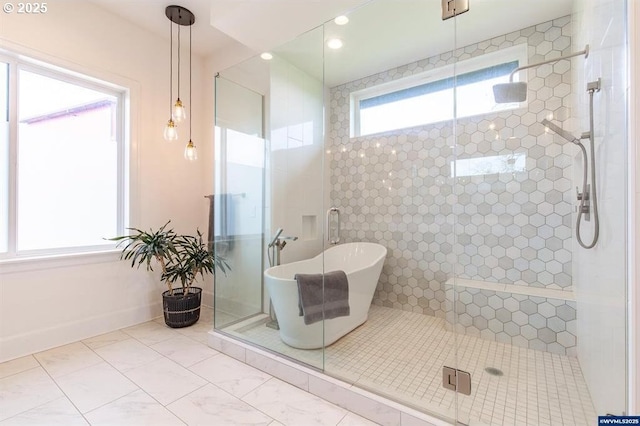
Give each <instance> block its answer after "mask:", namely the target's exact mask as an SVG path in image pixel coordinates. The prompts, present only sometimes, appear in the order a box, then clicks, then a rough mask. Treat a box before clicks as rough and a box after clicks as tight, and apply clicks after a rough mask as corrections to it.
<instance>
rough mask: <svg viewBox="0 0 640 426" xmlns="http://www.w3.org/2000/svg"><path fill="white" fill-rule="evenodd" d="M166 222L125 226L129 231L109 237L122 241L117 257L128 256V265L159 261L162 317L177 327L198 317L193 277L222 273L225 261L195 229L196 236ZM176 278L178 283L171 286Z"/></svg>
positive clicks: (199, 294) (149, 264)
mask: <svg viewBox="0 0 640 426" xmlns="http://www.w3.org/2000/svg"><path fill="white" fill-rule="evenodd" d="M169 222H170V221H169ZM169 222H167V223H165V224H164V225H163V226H161V227H160V228H158V229H157V230H155V231H154V230H149V231H143V230H141V229H137V228H128V229H129V231H131V234H130V235H124V236H120V237H115V238H111V239H110V240H111V241H118V242H119V243H118V245H121V244H124V247H123V249H122V254H121V255H120V258H121V259H124V260H130V261H131V267H134V266H136V267H138V268H139V267H140V266H141V265H145V268H146V269H147V271H153V263H154V262H157V263H158V264H159V265H160V267H161V269H162V274H161V280H162V281H163V282H164V283H165V284H166V286H167V290H166V291H164V292H163V293H162V306H163V312H164V321H165V323H166V324H167V325H168V326H169V327H173V328H180V327H187V326H190V325H192V324H195V323H196V322H197V321H198V319H199V318H200V305H201V301H202V288H200V287H194V286H193V284H194V282H195V281H196V278H197V277H198V276H200V277H204V276H205V274H213V275H215V273H216V269H220V270H221V271H222V272H224V273H226V271H227V269H228V268H229V265H228V264H227V262H226V261H225V260H224V259H222V258H221V257H219V256H215V255H214V254H213V251H212V250H209V248H208V246H207V244H206V243H205V242H204V241H203V240H202V233H201V232H200V231H199V230H197V237H195V236H192V235H178V234H176V233H175V232H174V231H173V229H167V226H168V225H169ZM176 282H178V283H179V284H180V286H179V287H177V288H174V284H175V283H176Z"/></svg>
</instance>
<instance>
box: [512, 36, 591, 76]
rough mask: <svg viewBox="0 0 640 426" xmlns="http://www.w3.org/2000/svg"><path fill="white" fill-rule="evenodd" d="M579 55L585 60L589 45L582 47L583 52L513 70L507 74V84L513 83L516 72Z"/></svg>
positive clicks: (587, 55)
mask: <svg viewBox="0 0 640 426" xmlns="http://www.w3.org/2000/svg"><path fill="white" fill-rule="evenodd" d="M580 55H584V57H585V58H588V57H589V45H588V44H587V45H586V46H585V47H584V50H581V51H579V52H574V53H570V54H568V55H565V56H560V57H559V58H553V59H547V60H546V61H542V62H536V63H535V64H529V65H524V66H521V67H518V68H516V69H515V70H513V71H511V74H509V83H513V76H514V75H515V74H516V73H517V72H520V71H522V70H526V69H529V68H535V67H539V66H540V65H546V64H550V63H552V62H558V61H561V60H563V59H569V58H573V57H574V56H580Z"/></svg>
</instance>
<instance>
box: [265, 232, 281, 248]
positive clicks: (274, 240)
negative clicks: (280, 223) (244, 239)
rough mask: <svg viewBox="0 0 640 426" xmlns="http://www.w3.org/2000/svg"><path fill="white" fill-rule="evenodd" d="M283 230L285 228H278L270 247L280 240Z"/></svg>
mask: <svg viewBox="0 0 640 426" xmlns="http://www.w3.org/2000/svg"><path fill="white" fill-rule="evenodd" d="M282 231H284V229H282V228H278V229H277V230H276V235H274V236H273V239H272V240H271V242H270V243H269V245H268V247H269V248H271V247H273V246H274V245H275V244H276V242H277V241H278V238H279V237H280V234H282Z"/></svg>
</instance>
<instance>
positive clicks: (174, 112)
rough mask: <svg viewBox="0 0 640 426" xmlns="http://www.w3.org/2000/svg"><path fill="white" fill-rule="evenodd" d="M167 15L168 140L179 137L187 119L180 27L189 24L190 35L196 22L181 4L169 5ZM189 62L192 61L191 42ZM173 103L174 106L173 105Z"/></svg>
mask: <svg viewBox="0 0 640 426" xmlns="http://www.w3.org/2000/svg"><path fill="white" fill-rule="evenodd" d="M165 15H166V16H167V18H169V21H170V24H169V28H170V31H171V33H170V39H171V54H170V55H169V59H170V71H169V78H170V83H169V91H170V93H169V109H170V111H169V112H170V118H169V121H168V122H167V125H166V126H165V129H164V139H165V140H167V141H175V140H177V139H178V130H177V128H176V127H177V126H178V124H179V123H181V122H182V121H184V120H185V118H186V111H185V108H184V105H183V103H182V100H181V99H180V47H181V46H180V44H181V40H180V27H182V26H189V35H191V25H193V23H194V22H195V20H196V19H195V16H194V15H193V13H191V11H189V10H188V9H185V8H184V7H181V6H175V5H172V6H167V8H166V9H165ZM173 24H178V64H177V67H178V72H177V75H178V78H177V87H178V96H177V98H176V102H175V104H173V67H174V65H173ZM189 62H191V42H190V43H189ZM189 86H191V63H189ZM172 104H173V106H172Z"/></svg>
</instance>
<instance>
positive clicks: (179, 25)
mask: <svg viewBox="0 0 640 426" xmlns="http://www.w3.org/2000/svg"><path fill="white" fill-rule="evenodd" d="M181 26H182V25H181V24H178V99H180V27H181Z"/></svg>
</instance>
